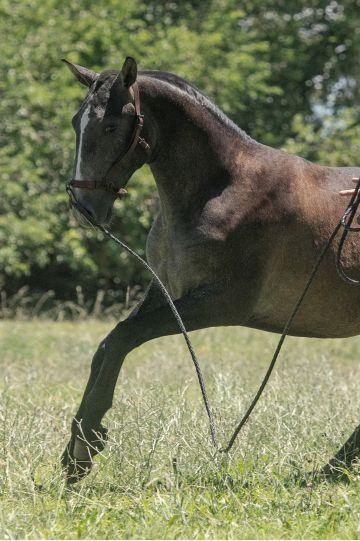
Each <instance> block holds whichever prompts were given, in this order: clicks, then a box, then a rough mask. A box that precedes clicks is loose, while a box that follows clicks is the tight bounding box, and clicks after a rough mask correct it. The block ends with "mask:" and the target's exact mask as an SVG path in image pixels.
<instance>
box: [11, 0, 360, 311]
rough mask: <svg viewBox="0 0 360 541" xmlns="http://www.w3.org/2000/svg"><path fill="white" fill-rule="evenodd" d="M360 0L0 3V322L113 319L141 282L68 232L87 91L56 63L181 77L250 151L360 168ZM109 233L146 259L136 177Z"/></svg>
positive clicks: (147, 197) (150, 209) (144, 192)
mask: <svg viewBox="0 0 360 541" xmlns="http://www.w3.org/2000/svg"><path fill="white" fill-rule="evenodd" d="M359 14H360V0H343V1H335V0H325V1H320V0H317V1H312V2H311V1H310V0H299V1H291V2H289V1H285V0H284V1H281V0H277V1H275V0H249V1H247V0H245V1H242V2H239V1H235V0H213V1H212V0H209V1H204V0H192V1H186V0H182V1H181V2H175V1H166V0H159V1H147V2H144V1H140V0H108V1H107V2H106V3H105V2H97V1H95V0H79V1H77V2H73V1H72V0H62V2H59V1H58V0H22V1H17V2H13V1H12V0H11V1H10V0H0V32H1V35H2V36H3V39H2V47H1V55H0V67H1V77H0V97H1V100H0V115H1V117H0V125H1V131H0V165H1V167H0V177H1V178H0V290H1V303H0V317H3V318H5V317H14V316H34V315H41V314H46V315H47V317H54V318H57V319H61V318H67V317H74V316H81V315H85V314H92V315H96V316H106V315H110V314H112V315H113V314H114V313H115V312H116V313H120V312H121V310H122V309H123V308H124V307H128V306H129V305H131V304H132V303H133V302H134V301H135V300H136V298H137V297H138V296H139V295H140V293H141V291H142V290H143V289H144V287H145V285H146V284H147V282H148V281H149V277H148V276H147V275H146V274H145V273H144V271H143V270H142V268H140V267H139V266H138V264H137V263H136V262H135V261H134V260H133V259H129V258H128V256H127V255H126V254H125V253H123V252H121V251H120V250H118V247H117V246H116V245H114V244H112V243H110V242H107V241H102V240H101V235H99V234H97V233H96V232H94V231H92V230H88V231H87V230H83V229H81V228H79V227H77V226H76V224H75V223H74V222H73V221H72V219H71V218H70V216H69V212H68V204H67V196H66V193H65V184H66V180H67V179H68V178H69V177H70V175H71V172H72V164H73V157H74V151H75V137H74V133H73V130H72V128H71V123H70V120H71V117H72V115H73V114H74V112H75V111H76V109H77V107H78V106H79V104H80V102H81V100H82V98H83V96H84V88H83V87H81V85H79V84H77V83H76V82H75V80H74V79H73V78H72V76H71V75H70V73H69V71H68V70H67V69H66V67H65V66H64V64H63V63H62V62H61V61H60V59H61V58H62V57H65V58H67V59H69V60H71V61H72V62H75V63H78V64H82V65H84V66H86V67H89V68H91V69H93V70H97V71H101V70H102V69H105V68H108V67H113V68H119V69H120V67H121V65H122V63H123V60H124V58H125V56H126V55H132V56H134V57H135V58H136V59H137V61H138V64H139V67H140V69H141V68H147V69H159V70H167V71H172V72H175V73H177V74H178V75H181V76H182V77H184V78H186V79H188V80H189V81H191V82H192V83H194V84H195V85H197V86H198V87H199V88H200V89H201V90H202V91H203V92H205V93H206V94H207V95H208V96H209V97H211V98H212V99H213V100H214V101H215V102H216V103H217V105H218V106H219V107H220V108H221V109H222V110H223V111H224V112H225V113H226V114H227V115H228V116H229V117H231V118H232V119H233V120H234V121H235V122H236V123H237V124H238V125H239V126H240V127H241V128H243V129H244V130H245V131H246V132H247V133H249V134H250V135H251V136H252V137H253V138H255V139H257V140H258V141H260V142H262V143H265V144H268V145H271V146H275V147H281V148H283V149H285V150H287V151H289V152H294V153H297V154H299V155H301V156H303V157H304V158H308V159H310V160H313V161H315V162H319V163H322V164H327V165H340V166H342V165H360V153H359V152H360V124H359V120H360V114H359V86H358V84H357V81H358V78H359V71H360V25H359V23H360V16H359ZM129 191H130V194H131V195H130V197H129V198H128V199H126V201H125V202H120V203H117V212H116V214H117V218H116V220H115V222H114V224H113V227H114V229H115V230H116V231H117V232H118V233H119V234H120V235H121V238H122V239H124V240H125V241H126V242H127V243H129V244H130V246H131V247H132V248H134V249H136V250H139V251H140V253H141V254H142V255H143V254H144V248H145V241H146V235H147V232H148V230H149V228H150V225H151V221H152V217H153V215H154V212H155V211H156V208H157V195H156V189H155V184H154V182H153V180H152V177H151V174H150V172H149V170H148V169H147V168H146V167H145V168H143V169H142V170H141V171H139V172H138V173H137V174H136V175H135V176H134V177H133V179H132V180H131V181H130V183H129Z"/></svg>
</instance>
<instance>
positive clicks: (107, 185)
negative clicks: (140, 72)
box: [66, 82, 150, 199]
mask: <svg viewBox="0 0 360 541" xmlns="http://www.w3.org/2000/svg"><path fill="white" fill-rule="evenodd" d="M131 89H132V92H133V95H134V106H135V115H136V124H135V127H134V131H133V133H132V136H131V140H130V143H129V146H128V148H127V150H125V152H124V153H123V155H120V156H118V157H117V158H116V159H115V161H114V162H113V163H112V164H111V166H110V167H109V169H108V171H107V173H106V175H108V173H109V171H110V170H111V169H112V168H113V167H114V165H115V164H117V163H119V162H120V161H122V160H124V159H126V158H128V157H129V156H130V155H131V154H132V153H133V152H134V150H135V148H136V147H137V145H140V146H141V147H142V148H143V149H144V151H145V152H146V153H147V154H150V145H149V144H148V143H147V142H146V141H145V139H144V138H143V137H140V134H141V131H142V129H143V126H144V115H142V114H141V105H140V93H139V87H138V84H137V82H135V83H134V84H133V85H132V86H131ZM106 175H105V177H104V178H102V179H101V180H77V179H75V178H73V179H71V180H70V182H69V183H68V184H67V186H66V190H67V192H68V193H69V195H70V197H71V199H73V198H74V192H73V190H72V188H81V189H84V190H99V189H101V190H105V191H107V192H111V193H112V194H113V195H115V197H116V198H118V199H123V198H124V197H125V196H126V194H127V191H126V190H125V189H124V188H118V187H117V186H116V185H115V183H114V181H112V180H109V179H107V178H106Z"/></svg>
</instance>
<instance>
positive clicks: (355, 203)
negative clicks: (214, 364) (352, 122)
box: [67, 181, 360, 453]
mask: <svg viewBox="0 0 360 541" xmlns="http://www.w3.org/2000/svg"><path fill="white" fill-rule="evenodd" d="M359 190H360V181H359V182H358V184H357V186H356V188H355V191H354V193H353V195H352V197H351V199H350V202H349V204H348V206H347V208H346V210H345V212H344V214H343V216H342V218H341V219H340V220H339V222H338V223H337V224H336V226H335V228H334V230H333V232H332V233H331V235H330V237H329V239H328V240H327V242H326V243H325V245H324V246H323V248H322V250H321V252H320V254H319V256H318V258H317V260H316V262H315V265H314V267H313V269H312V271H311V273H310V276H309V278H308V280H307V282H306V284H305V287H304V289H303V291H302V293H301V295H300V296H299V298H298V300H297V301H296V303H295V305H294V307H293V309H292V311H291V313H290V316H289V318H288V320H287V322H286V324H285V326H284V329H283V331H282V334H281V337H280V340H279V342H278V345H277V347H276V349H275V352H274V355H273V357H272V359H271V362H270V364H269V367H268V369H267V371H266V373H265V376H264V378H263V380H262V382H261V385H260V387H259V389H258V391H257V393H256V394H255V396H254V398H253V400H252V402H251V404H250V406H249V407H248V409H247V410H246V412H245V414H244V416H243V417H242V419H241V420H240V422H239V423H238V425H237V426H236V428H235V430H234V432H233V434H232V436H231V438H230V439H229V443H228V444H227V445H226V447H220V446H219V444H218V440H217V436H216V428H215V421H214V417H213V414H212V411H211V408H210V404H209V399H208V396H207V392H206V387H205V382H204V379H203V376H202V372H201V368H200V365H199V361H198V359H197V356H196V353H195V351H194V348H193V346H192V343H191V340H190V338H189V335H188V333H187V331H186V328H185V325H184V323H183V321H182V319H181V316H180V314H179V312H178V310H177V308H176V306H175V304H174V302H173V300H172V298H171V296H170V294H169V292H168V290H167V289H166V287H165V285H164V284H163V282H162V281H161V279H160V278H159V276H158V275H157V274H156V272H155V271H154V270H153V268H152V267H151V266H150V265H149V264H148V263H147V262H146V261H145V260H144V259H143V258H142V257H141V256H140V255H139V254H138V253H137V252H135V251H134V250H132V249H131V248H130V247H129V246H127V244H125V243H124V242H123V241H122V240H120V239H119V238H118V237H116V236H115V235H114V234H113V233H111V232H110V231H109V230H108V229H106V227H104V226H102V225H100V224H97V223H96V222H95V221H93V219H92V218H91V216H90V215H89V214H88V212H87V211H86V209H85V208H84V207H82V205H81V204H80V203H79V202H78V201H77V199H76V198H75V195H74V193H73V192H72V190H71V188H70V187H68V188H67V191H68V193H69V195H70V199H71V202H72V204H73V206H75V207H76V208H77V210H79V212H80V213H81V214H82V215H83V216H84V218H85V219H86V220H87V221H88V222H89V223H90V224H91V225H92V226H94V227H96V228H97V229H99V230H100V231H101V232H102V233H103V234H104V235H105V236H107V237H109V238H110V239H112V240H113V241H114V242H116V243H117V244H119V245H120V246H121V247H122V248H123V249H124V250H126V251H127V252H128V253H129V254H131V255H132V256H133V257H135V258H136V259H137V260H138V261H139V262H140V263H141V264H142V265H143V266H144V267H145V268H146V269H147V270H148V271H149V272H150V274H151V275H152V276H153V278H154V279H155V281H156V282H157V284H158V286H159V288H160V290H161V292H162V294H163V296H164V298H165V300H166V302H167V303H168V305H169V306H170V308H171V311H172V313H173V315H174V317H175V319H176V322H177V324H178V326H179V328H180V330H181V333H182V335H183V337H184V339H185V342H186V345H187V347H188V350H189V352H190V355H191V358H192V361H193V363H194V366H195V370H196V374H197V377H198V381H199V385H200V389H201V394H202V398H203V402H204V405H205V409H206V413H207V416H208V419H209V427H210V435H211V440H212V443H213V445H214V447H215V449H216V451H218V452H220V453H228V452H229V451H230V449H231V448H232V446H233V445H234V443H235V440H236V438H237V436H238V435H239V432H240V430H241V429H242V427H243V426H244V425H245V423H246V421H247V420H248V419H249V417H250V415H251V412H252V411H253V409H254V408H255V406H256V404H257V402H258V400H259V398H260V396H261V395H262V393H263V391H264V389H265V386H266V384H267V382H268V381H269V378H270V376H271V373H272V371H273V369H274V367H275V364H276V361H277V359H278V357H279V354H280V351H281V348H282V346H283V344H284V341H285V338H286V336H287V335H288V332H289V330H290V327H291V325H292V323H293V321H294V319H295V317H296V315H297V313H298V311H299V309H300V307H301V305H302V302H303V300H304V298H305V296H306V294H307V292H308V290H309V288H310V286H311V284H312V282H313V280H314V278H315V275H316V273H317V271H318V269H319V267H320V265H321V262H322V260H323V259H324V257H325V254H326V252H327V250H328V249H329V247H330V246H331V244H332V242H333V240H334V238H335V237H336V235H337V233H338V231H339V229H340V228H341V227H343V229H344V231H343V234H342V236H341V239H340V242H339V246H338V250H337V254H336V260H335V261H336V270H337V272H338V274H339V276H340V277H341V278H342V279H343V280H345V281H346V282H347V283H350V284H359V283H360V282H359V281H358V280H354V279H353V278H350V277H349V276H347V274H346V273H345V271H344V269H343V267H342V264H341V255H342V250H343V246H344V243H345V240H346V237H347V235H348V233H349V232H360V227H352V226H351V224H352V221H353V219H354V217H355V214H356V211H357V210H358V207H359V204H360V192H359Z"/></svg>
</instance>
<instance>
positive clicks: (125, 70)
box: [121, 56, 137, 88]
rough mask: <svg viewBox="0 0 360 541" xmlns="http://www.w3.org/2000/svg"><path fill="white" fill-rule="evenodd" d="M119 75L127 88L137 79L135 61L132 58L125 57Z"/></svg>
mask: <svg viewBox="0 0 360 541" xmlns="http://www.w3.org/2000/svg"><path fill="white" fill-rule="evenodd" d="M121 74H122V76H123V81H124V85H125V86H126V87H127V88H129V86H131V85H133V84H134V83H135V81H136V77H137V65H136V60H135V59H134V58H133V57H132V56H127V57H126V59H125V62H124V64H123V67H122V68H121Z"/></svg>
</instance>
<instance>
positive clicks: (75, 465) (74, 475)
mask: <svg viewBox="0 0 360 541" xmlns="http://www.w3.org/2000/svg"><path fill="white" fill-rule="evenodd" d="M86 433H87V436H85V432H84V430H83V429H82V430H81V434H77V435H75V436H72V437H71V439H70V441H69V443H68V444H67V446H66V448H65V451H64V452H63V454H62V456H61V465H62V467H63V469H64V471H65V475H66V482H67V483H68V484H73V483H77V482H78V481H81V479H83V478H84V477H86V476H87V475H88V474H89V473H90V471H91V468H92V466H93V463H94V462H93V457H94V456H96V455H97V454H98V453H101V451H102V450H103V449H104V448H105V445H106V441H107V429H106V428H105V427H103V426H101V427H99V428H98V429H97V430H95V429H92V430H90V431H89V430H87V431H86ZM75 447H77V449H75ZM79 449H80V450H81V456H78V457H76V451H77V452H79Z"/></svg>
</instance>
